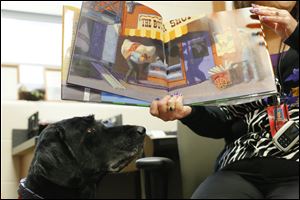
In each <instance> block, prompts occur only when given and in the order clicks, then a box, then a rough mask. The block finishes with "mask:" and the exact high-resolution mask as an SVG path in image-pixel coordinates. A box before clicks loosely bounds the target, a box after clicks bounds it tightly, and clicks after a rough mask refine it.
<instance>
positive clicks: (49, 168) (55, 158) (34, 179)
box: [18, 116, 145, 199]
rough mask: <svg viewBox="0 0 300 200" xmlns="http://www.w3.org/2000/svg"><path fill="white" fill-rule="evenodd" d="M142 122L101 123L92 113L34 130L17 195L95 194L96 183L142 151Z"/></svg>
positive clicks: (52, 196)
mask: <svg viewBox="0 0 300 200" xmlns="http://www.w3.org/2000/svg"><path fill="white" fill-rule="evenodd" d="M144 136H145V128H143V127H139V126H129V125H127V126H118V127H111V128H108V127H105V126H104V125H103V124H102V123H101V122H100V121H96V120H95V119H94V116H87V117H74V118H72V119H66V120H63V121H60V122H57V123H54V124H51V125H49V126H48V127H47V128H45V129H44V130H43V131H42V133H41V134H40V136H39V140H38V143H37V146H36V150H35V155H34V158H33V160H32V163H31V166H30V169H29V173H28V176H27V178H26V179H23V180H22V181H21V184H20V187H19V190H18V192H19V197H20V198H31V199H32V198H94V197H95V189H96V184H97V183H98V182H99V181H100V180H101V179H102V177H103V176H104V175H105V174H107V173H110V172H118V171H120V170H121V169H122V168H124V167H125V166H126V165H128V164H129V163H130V162H131V161H132V160H133V159H134V158H136V157H137V156H138V155H140V154H141V152H142V149H143V141H144Z"/></svg>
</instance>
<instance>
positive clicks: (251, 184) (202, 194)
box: [192, 171, 299, 199]
mask: <svg viewBox="0 0 300 200" xmlns="http://www.w3.org/2000/svg"><path fill="white" fill-rule="evenodd" d="M192 199H299V176H297V177H288V178H287V177H285V178H277V179H263V180H262V178H258V177H254V176H245V175H241V174H239V173H236V172H234V171H219V172H216V173H214V174H213V175H211V176H209V177H208V178H207V179H205V181H204V182H203V183H202V184H201V185H200V186H199V187H198V188H197V189H196V191H195V192H194V194H193V195H192Z"/></svg>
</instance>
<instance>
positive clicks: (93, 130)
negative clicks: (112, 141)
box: [86, 128, 96, 134]
mask: <svg viewBox="0 0 300 200" xmlns="http://www.w3.org/2000/svg"><path fill="white" fill-rule="evenodd" d="M86 132H87V133H91V134H94V133H95V132H96V129H95V128H88V129H87V130H86Z"/></svg>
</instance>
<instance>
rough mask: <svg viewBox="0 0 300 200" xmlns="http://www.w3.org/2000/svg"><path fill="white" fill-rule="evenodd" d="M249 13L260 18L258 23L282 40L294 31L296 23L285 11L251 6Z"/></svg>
mask: <svg viewBox="0 0 300 200" xmlns="http://www.w3.org/2000/svg"><path fill="white" fill-rule="evenodd" d="M252 7H253V8H252V9H251V10H250V12H252V13H254V14H257V15H258V16H260V21H261V22H262V23H263V24H265V25H266V26H268V27H269V28H271V29H272V30H273V31H274V32H275V33H276V34H277V35H279V36H280V37H281V38H282V39H283V40H285V39H287V38H288V37H289V36H290V35H291V34H292V33H293V32H294V30H295V29H296V27H297V24H298V22H297V21H296V20H295V19H294V18H293V16H292V15H291V14H290V13H289V11H287V10H282V9H277V8H273V7H266V6H259V5H256V4H252Z"/></svg>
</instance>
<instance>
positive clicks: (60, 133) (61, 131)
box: [55, 126, 66, 140]
mask: <svg viewBox="0 0 300 200" xmlns="http://www.w3.org/2000/svg"><path fill="white" fill-rule="evenodd" d="M55 129H56V132H57V134H58V136H59V137H60V139H62V140H65V139H66V135H65V129H64V128H63V127H61V126H55Z"/></svg>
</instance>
